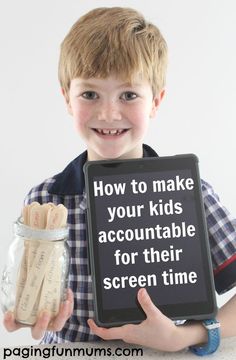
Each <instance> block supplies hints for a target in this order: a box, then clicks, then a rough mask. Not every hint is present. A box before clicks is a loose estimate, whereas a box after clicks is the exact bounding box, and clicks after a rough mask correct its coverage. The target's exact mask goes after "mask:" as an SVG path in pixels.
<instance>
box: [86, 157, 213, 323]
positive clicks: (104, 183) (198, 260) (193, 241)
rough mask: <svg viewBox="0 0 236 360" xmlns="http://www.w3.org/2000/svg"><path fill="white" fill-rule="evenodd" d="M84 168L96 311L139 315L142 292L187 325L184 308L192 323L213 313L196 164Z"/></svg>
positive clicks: (163, 161)
mask: <svg viewBox="0 0 236 360" xmlns="http://www.w3.org/2000/svg"><path fill="white" fill-rule="evenodd" d="M87 169H88V171H87V175H88V179H87V180H88V182H87V187H88V206H89V208H88V209H89V211H88V217H89V219H90V220H89V224H90V226H89V227H90V231H89V233H90V253H91V264H92V275H93V278H94V288H95V298H96V303H97V307H98V309H99V311H98V312H100V313H101V315H102V314H105V315H108V314H110V315H112V317H113V318H114V314H118V317H119V318H120V316H121V314H122V313H123V315H124V318H125V317H126V316H125V314H126V315H127V314H128V313H129V311H128V309H130V310H131V309H134V310H135V309H137V311H139V312H140V314H141V313H142V312H141V311H140V309H139V308H138V305H137V299H136V298H137V290H138V289H139V288H140V287H145V288H146V289H147V291H148V293H149V294H150V296H151V298H152V300H153V302H154V303H155V304H156V305H157V306H158V307H159V308H160V309H162V310H164V312H165V311H166V312H167V314H168V315H170V316H172V318H187V317H188V316H189V315H190V314H189V313H188V311H186V312H185V310H186V305H187V304H188V308H189V309H191V312H193V313H192V316H193V317H194V316H199V315H202V316H203V317H204V314H203V312H204V311H205V312H206V313H209V304H211V305H212V306H213V305H214V304H213V303H214V300H212V299H213V297H214V295H213V292H214V291H213V286H212V285H213V284H212V274H211V272H212V270H211V264H210V259H209V248H208V238H207V232H206V226H205V221H204V218H205V214H204V209H203V205H202V198H201V189H200V181H199V176H198V171H197V161H196V158H195V157H194V156H182V157H176V158H175V157H167V158H156V159H139V160H128V161H127V160H126V161H120V162H117V161H114V162H106V161H105V162H91V163H90V165H87ZM203 304H206V306H205V310H203V307H204V306H203ZM199 305H200V307H199ZM184 306H185V309H184ZM212 306H210V307H212ZM194 309H195V310H194ZM131 312H132V311H131ZM134 312H135V311H134ZM114 321H116V319H115V318H114ZM102 323H103V322H102Z"/></svg>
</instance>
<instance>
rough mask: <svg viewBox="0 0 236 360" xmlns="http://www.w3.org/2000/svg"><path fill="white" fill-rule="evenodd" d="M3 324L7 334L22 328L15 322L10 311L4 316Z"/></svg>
mask: <svg viewBox="0 0 236 360" xmlns="http://www.w3.org/2000/svg"><path fill="white" fill-rule="evenodd" d="M3 324H4V326H5V328H6V329H7V331H9V332H12V331H16V330H18V329H20V328H21V327H23V326H22V325H21V324H18V323H16V322H15V318H14V314H13V313H12V312H11V311H7V312H6V313H5V314H4V318H3Z"/></svg>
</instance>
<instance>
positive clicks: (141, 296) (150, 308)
mask: <svg viewBox="0 0 236 360" xmlns="http://www.w3.org/2000/svg"><path fill="white" fill-rule="evenodd" d="M138 302H139V304H140V305H141V307H142V309H143V311H144V312H145V314H146V315H147V317H151V316H154V315H155V316H157V315H158V313H160V314H161V312H160V310H158V308H157V307H156V306H155V305H154V304H153V302H152V300H151V298H150V296H149V295H148V293H147V290H146V289H144V288H142V289H139V291H138Z"/></svg>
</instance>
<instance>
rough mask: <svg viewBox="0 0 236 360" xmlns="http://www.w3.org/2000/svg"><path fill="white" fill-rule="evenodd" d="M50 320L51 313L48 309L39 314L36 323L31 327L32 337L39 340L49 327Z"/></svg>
mask: <svg viewBox="0 0 236 360" xmlns="http://www.w3.org/2000/svg"><path fill="white" fill-rule="evenodd" d="M49 321H50V314H49V313H48V312H47V311H44V312H43V313H42V314H41V315H40V316H39V318H38V320H37V322H36V324H35V325H34V326H33V327H32V329H31V333H32V337H33V338H34V339H35V340H39V339H41V338H42V337H43V335H44V333H45V331H46V329H47V327H48V324H49Z"/></svg>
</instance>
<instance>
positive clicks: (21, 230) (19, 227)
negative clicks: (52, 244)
mask: <svg viewBox="0 0 236 360" xmlns="http://www.w3.org/2000/svg"><path fill="white" fill-rule="evenodd" d="M13 227H14V233H15V234H16V235H17V236H20V237H23V238H27V239H32V240H34V239H36V240H46V241H58V240H65V239H66V238H67V237H68V234H69V227H68V226H65V227H61V228H59V229H34V228H32V227H30V226H28V225H25V224H23V223H22V220H21V218H19V219H18V220H17V221H15V222H14V224H13Z"/></svg>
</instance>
